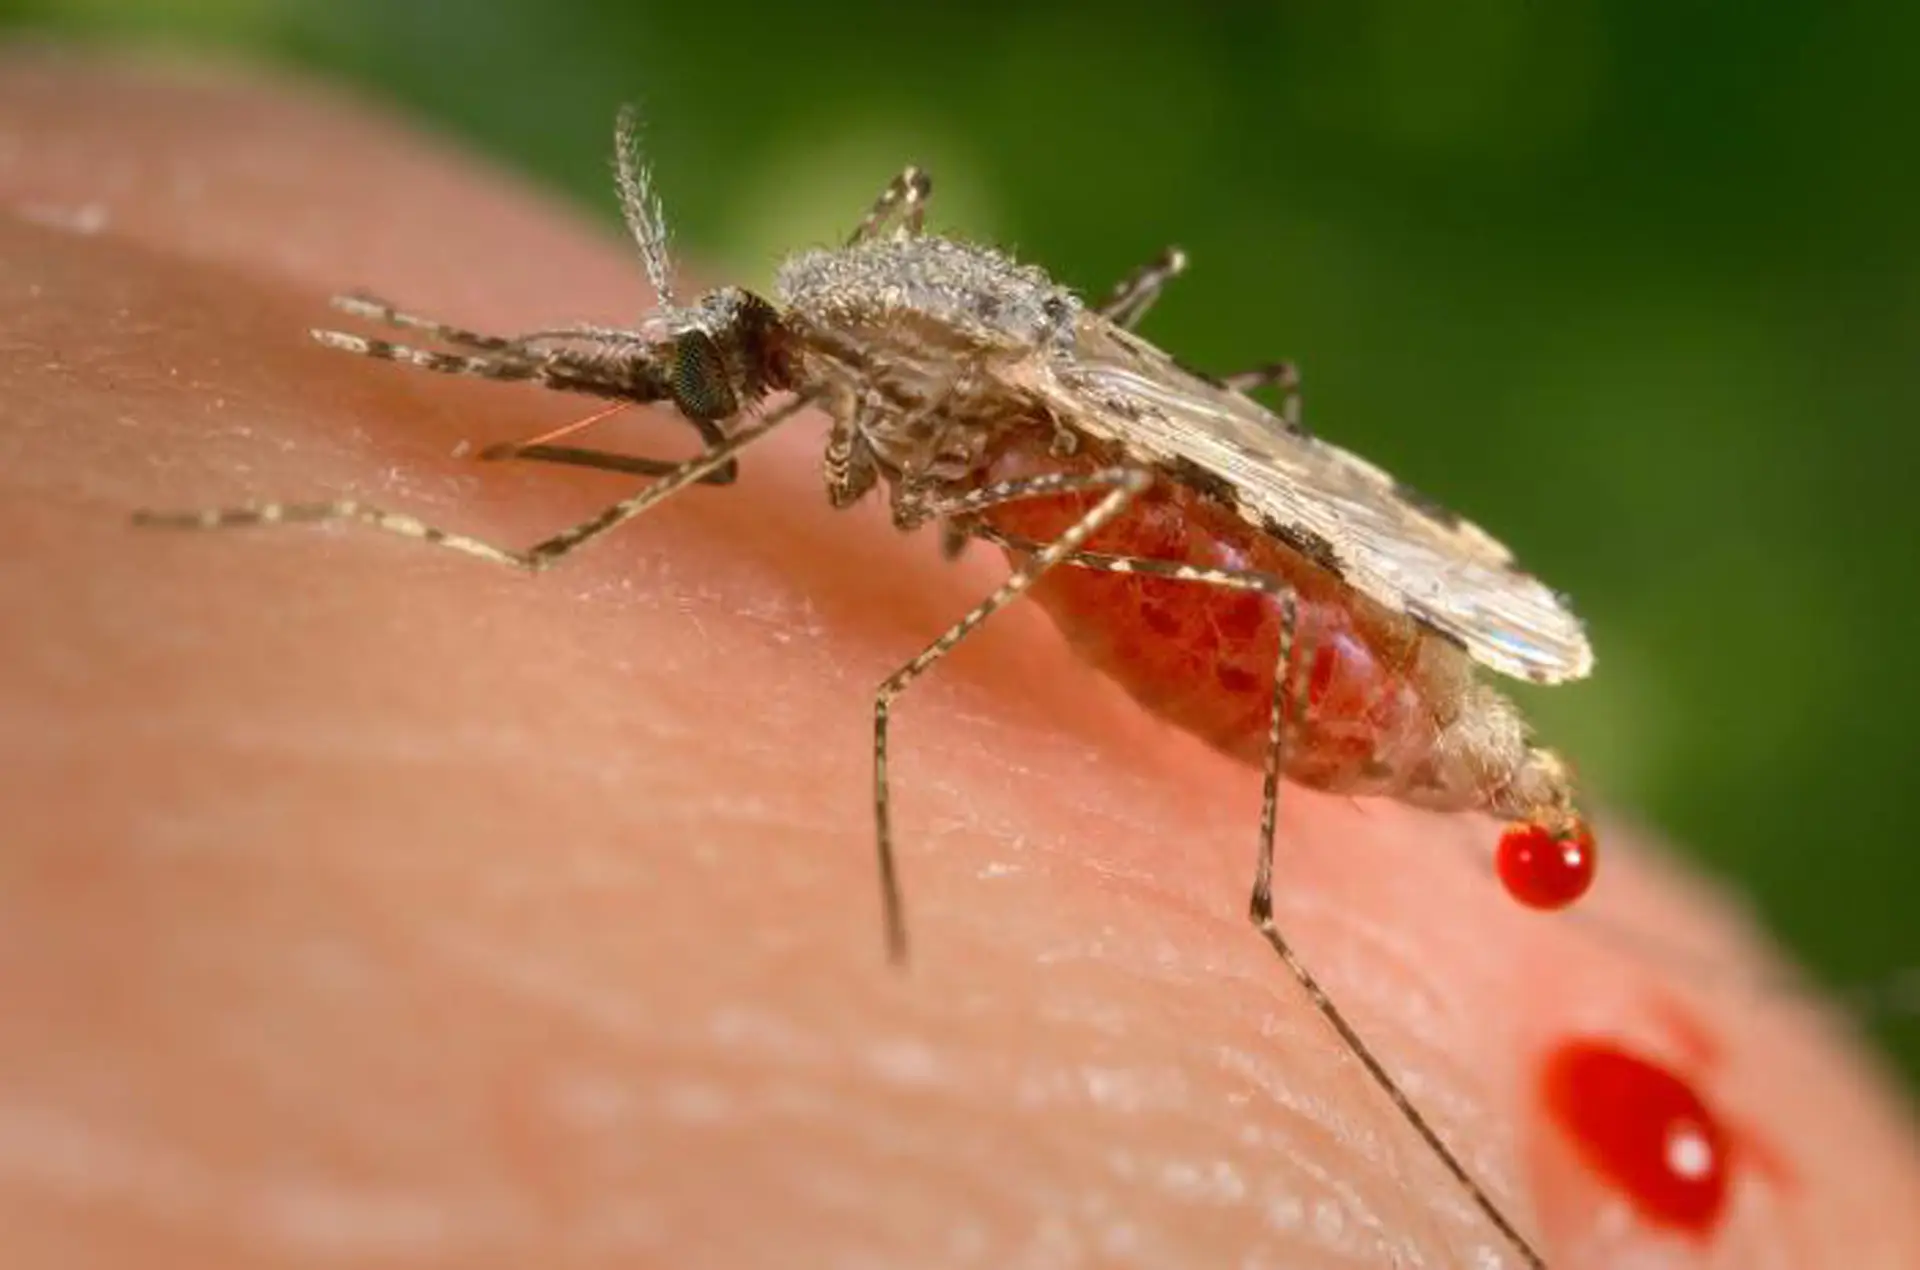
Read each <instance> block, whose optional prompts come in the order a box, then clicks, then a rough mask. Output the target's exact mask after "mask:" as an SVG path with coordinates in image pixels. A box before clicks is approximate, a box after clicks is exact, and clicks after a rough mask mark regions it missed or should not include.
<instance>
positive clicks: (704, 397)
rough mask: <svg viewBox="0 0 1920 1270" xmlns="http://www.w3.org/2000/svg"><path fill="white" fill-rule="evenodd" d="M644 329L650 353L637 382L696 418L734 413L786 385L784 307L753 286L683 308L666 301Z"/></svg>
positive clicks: (708, 296) (712, 295)
mask: <svg viewBox="0 0 1920 1270" xmlns="http://www.w3.org/2000/svg"><path fill="white" fill-rule="evenodd" d="M641 330H642V332H644V333H645V336H646V338H647V353H646V355H645V356H643V357H642V358H640V359H639V369H640V371H641V374H642V378H643V382H642V383H640V384H638V385H636V387H637V388H639V389H640V390H641V392H642V393H643V394H644V395H646V396H648V397H651V398H653V399H655V400H662V401H670V402H672V403H673V405H674V407H675V408H676V409H678V410H679V411H680V413H682V414H684V415H686V416H687V417H688V418H690V419H708V420H715V421H718V420H722V419H728V418H731V417H733V416H734V415H736V414H739V413H740V411H742V410H744V409H745V408H747V407H748V406H751V405H753V403H755V402H756V401H758V400H760V398H762V397H764V396H766V395H767V394H768V393H769V392H777V391H779V390H780V389H783V388H785V387H787V386H788V384H787V358H786V356H785V346H786V330H785V328H784V327H783V326H782V325H781V322H780V314H779V313H778V311H776V310H775V309H774V307H773V306H772V305H771V304H769V303H767V302H766V301H765V300H763V299H761V298H760V297H759V296H757V295H755V294H754V293H753V292H751V291H747V290H744V289H742V288H740V287H721V288H719V289H718V290H715V291H709V292H707V293H706V294H705V295H703V296H701V297H700V298H699V299H697V300H695V301H694V302H693V303H692V304H690V305H687V306H686V307H684V308H680V307H673V306H665V307H662V308H660V309H659V310H657V311H655V312H654V313H652V314H650V315H649V316H648V317H647V319H646V320H645V321H644V322H643V323H642V325H641Z"/></svg>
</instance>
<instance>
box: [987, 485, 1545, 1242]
mask: <svg viewBox="0 0 1920 1270" xmlns="http://www.w3.org/2000/svg"><path fill="white" fill-rule="evenodd" d="M1095 510H1096V511H1097V510H1098V508H1096V509H1095ZM1081 523H1084V520H1083V521H1082V522H1081ZM1078 527H1079V526H1078V525H1076V526H1075V528H1076V529H1077V528H1078ZM968 528H969V529H970V531H971V532H972V534H973V536H975V537H977V538H981V539H983V540H985V541H988V542H992V543H994V544H996V545H998V546H1001V547H1004V548H1007V549H1008V550H1011V551H1014V552H1031V553H1034V554H1033V556H1032V558H1031V559H1030V560H1029V562H1028V565H1027V566H1026V567H1027V568H1029V569H1031V568H1033V567H1034V565H1035V564H1036V563H1037V562H1038V560H1039V558H1040V556H1041V554H1043V553H1045V552H1048V551H1054V552H1056V554H1055V557H1054V559H1053V561H1052V563H1055V564H1065V565H1070V566H1072V567H1074V568H1079V569H1092V570H1096V571H1098V572H1103V573H1126V574H1136V575H1142V576H1146V577H1157V578H1170V579H1173V580H1176V581H1181V582H1192V583H1195V584H1197V585H1202V586H1217V587H1227V588H1229V589H1232V590H1236V591H1257V592H1260V593H1261V594H1263V595H1267V596H1271V597H1272V598H1273V599H1274V600H1275V601H1276V602H1278V603H1279V605H1280V652H1279V657H1278V658H1277V664H1276V665H1275V667H1274V672H1273V706H1272V714H1271V716H1270V719H1269V722H1268V725H1267V747H1266V759H1265V762H1264V764H1263V766H1262V769H1261V795H1260V846H1259V854H1258V856H1257V858H1256V862H1255V866H1254V875H1253V894H1252V898H1251V899H1250V900H1249V902H1248V905H1247V915H1248V917H1249V918H1250V919H1251V920H1252V922H1253V924H1254V927H1255V928H1256V929H1257V930H1259V932H1260V935H1261V938H1263V939H1265V940H1266V941H1267V944H1268V946H1269V947H1271V948H1272V949H1273V951H1274V952H1275V953H1276V954H1277V955H1278V956H1279V958H1280V960H1281V961H1282V962H1283V963H1284V964H1285V965H1286V967H1287V970H1288V972H1289V973H1291V974H1292V975H1293V977H1294V979H1295V980H1296V981H1297V982H1298V983H1299V984H1300V987H1301V989H1302V991H1304V992H1305V993H1306V994H1307V998H1308V999H1309V1000H1310V1001H1312V1003H1313V1007H1314V1009H1315V1010H1316V1011H1318V1012H1319V1015H1320V1017H1321V1018H1322V1019H1324V1020H1326V1023H1327V1026H1328V1027H1330V1028H1332V1029H1333V1031H1334V1032H1335V1034H1336V1035H1338V1036H1339V1037H1340V1039H1341V1041H1342V1042H1343V1043H1344V1044H1345V1045H1346V1047H1347V1050H1348V1052H1349V1053H1351V1054H1352V1055H1353V1056H1354V1057H1355V1058H1356V1059H1358V1060H1359V1062H1360V1065H1361V1067H1363V1068H1365V1069H1366V1073H1367V1075H1368V1077H1370V1078H1371V1079H1372V1081H1373V1083H1374V1084H1375V1085H1377V1086H1379V1087H1380V1090H1381V1092H1383V1093H1385V1094H1386V1096H1387V1099H1388V1101H1390V1102H1391V1103H1392V1104H1393V1106H1394V1109H1395V1110H1396V1111H1398V1112H1399V1113H1400V1118H1401V1119H1402V1120H1405V1121H1406V1122H1407V1124H1408V1125H1409V1126H1410V1127H1411V1128H1412V1129H1413V1131H1414V1132H1415V1133H1416V1134H1418V1135H1419V1137H1420V1140H1421V1141H1422V1142H1423V1143H1425V1144H1426V1146H1427V1149H1428V1150H1430V1151H1432V1152H1433V1154H1434V1155H1435V1156H1436V1157H1437V1158H1438V1159H1439V1161H1440V1163H1441V1166H1442V1167H1444V1168H1445V1169H1446V1170H1447V1172H1448V1173H1450V1174H1452V1176H1453V1179H1454V1181H1455V1182H1457V1183H1458V1184H1459V1185H1460V1187H1461V1189H1462V1190H1464V1191H1465V1192H1466V1194H1467V1196H1468V1197H1469V1198H1470V1199H1471V1200H1472V1201H1473V1203H1474V1206H1475V1207H1476V1208H1478V1209H1479V1210H1480V1212H1481V1213H1482V1214H1483V1215H1484V1216H1485V1217H1486V1219H1487V1220H1488V1221H1489V1222H1491V1223H1492V1224H1493V1227H1494V1229H1496V1230H1498V1231H1499V1232H1500V1234H1501V1235H1502V1236H1503V1237H1504V1238H1505V1239H1506V1240H1507V1241H1508V1243H1510V1244H1511V1245H1512V1246H1513V1248H1514V1249H1515V1251H1517V1252H1518V1253H1519V1254H1520V1256H1521V1259H1522V1260H1523V1261H1525V1263H1526V1264H1527V1265H1528V1266H1530V1267H1532V1270H1546V1260H1545V1258H1543V1257H1542V1256H1541V1255H1540V1253H1539V1252H1538V1251H1537V1250H1535V1248H1534V1246H1533V1244H1532V1242H1531V1241H1529V1240H1528V1239H1527V1237H1526V1236H1525V1235H1523V1234H1521V1233H1520V1230H1519V1228H1518V1227H1516V1226H1515V1225H1514V1224H1513V1221H1512V1219H1510V1218H1509V1217H1508V1216H1507V1215H1506V1213H1505V1212H1504V1211H1502V1210H1501V1208H1500V1206H1499V1205H1498V1204H1496V1203H1494V1201H1493V1197H1492V1196H1490V1195H1488V1194H1487V1191H1486V1188H1485V1187H1483V1186H1481V1185H1480V1183H1479V1182H1478V1181H1477V1180H1475V1178H1474V1176H1473V1174H1471V1173H1469V1172H1468V1171H1467V1166H1466V1165H1465V1164H1463V1163H1461V1161H1460V1157H1459V1156H1457V1155H1455V1154H1454V1152H1453V1149H1452V1148H1451V1147H1449V1146H1448V1145H1447V1143H1446V1140H1445V1139H1443V1138H1442V1137H1441V1136H1440V1133H1439V1131H1438V1130H1436V1129H1435V1128H1434V1127H1433V1125H1432V1124H1431V1123H1430V1122H1429V1121H1428V1120H1427V1118H1426V1116H1425V1115H1424V1114H1422V1112H1421V1111H1420V1109H1419V1108H1418V1107H1416V1106H1415V1105H1414V1103H1413V1100H1412V1099H1411V1098H1410V1097H1408V1096H1407V1093H1406V1091H1405V1090H1403V1089H1402V1088H1401V1087H1400V1082H1399V1081H1397V1080H1395V1079H1394V1078H1393V1075H1392V1073H1390V1072H1389V1071H1388V1070H1387V1068H1386V1065H1385V1064H1384V1063H1382V1062H1381V1061H1380V1059H1379V1058H1378V1057H1377V1056H1376V1055H1375V1054H1374V1052H1373V1049H1372V1047H1371V1046H1369V1045H1368V1044H1367V1043H1366V1041H1365V1040H1364V1039H1363V1038H1362V1037H1361V1035H1360V1033H1359V1032H1358V1031H1356V1030H1355V1029H1354V1026H1353V1024H1352V1023H1350V1022H1348V1020H1347V1016H1346V1014H1345V1013H1344V1012H1343V1011H1342V1010H1341V1009H1340V1007H1339V1006H1338V1005H1336V1004H1335V1003H1334V1001H1333V998H1332V997H1330V996H1329V995H1328V994H1327V991H1326V989H1325V988H1323V987H1321V986H1320V981H1319V979H1318V978H1317V977H1316V976H1315V975H1314V973H1313V971H1312V970H1311V969H1310V968H1309V967H1308V966H1307V964H1306V963H1305V962H1304V961H1302V960H1301V959H1300V955H1299V953H1298V952H1296V951H1295V950H1294V947H1293V944H1292V942H1291V941H1290V940H1288V939H1287V937H1286V934H1285V932H1284V931H1282V930H1281V929H1280V925H1279V923H1278V922H1277V921H1276V920H1275V918H1274V913H1273V852H1274V837H1275V831H1276V826H1277V824H1278V804H1279V791H1280V767H1281V759H1282V753H1281V745H1282V741H1283V739H1284V737H1285V734H1286V723H1287V719H1286V716H1285V710H1286V702H1287V699H1288V696H1289V694H1288V693H1287V692H1286V691H1285V687H1284V685H1285V683H1286V680H1287V677H1288V675H1289V674H1290V673H1292V669H1293V661H1294V656H1293V652H1294V647H1293V645H1294V636H1295V627H1296V623H1297V621H1298V613H1297V611H1296V609H1295V607H1294V597H1293V590H1292V588H1291V587H1290V586H1288V584H1287V583H1286V582H1285V581H1284V580H1283V579H1280V578H1276V577H1273V576H1271V575H1269V574H1263V573H1254V572H1251V571H1247V570H1241V569H1201V568H1195V567H1194V566H1192V565H1186V564H1179V563H1176V562H1173V561H1168V560H1148V559H1141V558H1137V557H1133V556H1114V555H1106V554H1102V553H1099V552H1091V551H1081V550H1079V549H1078V548H1077V546H1076V547H1074V548H1073V549H1070V550H1066V551H1059V550H1058V548H1059V547H1060V543H1059V542H1055V543H1053V544H1050V545H1049V544H1044V543H1039V542H1034V541H1030V540H1026V539H1021V538H1017V537H1014V536H1013V535H1010V534H1003V533H1000V532H999V531H998V530H995V529H992V528H991V527H988V526H984V525H974V526H969V527H968ZM1081 538H1082V540H1084V538H1085V535H1084V534H1083V535H1081ZM1064 539H1065V536H1064V535H1063V536H1062V541H1064ZM1301 651H1302V652H1303V653H1309V652H1310V650H1308V649H1304V648H1303V649H1302V650H1301ZM1299 661H1300V664H1301V665H1302V666H1303V667H1304V666H1310V665H1311V664H1312V662H1313V658H1312V657H1311V656H1310V655H1307V656H1302V657H1301V658H1300V659H1299ZM1291 695H1292V699H1293V700H1294V701H1296V702H1297V701H1299V700H1300V699H1301V697H1302V696H1303V695H1304V694H1301V693H1298V692H1296V693H1293V694H1291Z"/></svg>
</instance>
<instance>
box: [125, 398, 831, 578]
mask: <svg viewBox="0 0 1920 1270" xmlns="http://www.w3.org/2000/svg"><path fill="white" fill-rule="evenodd" d="M808 404H810V403H809V401H808V399H807V398H805V397H801V398H797V399H795V400H794V401H791V402H789V403H788V404H786V405H785V406H782V407H781V408H780V409H778V410H775V411H772V412H770V413H768V414H766V415H762V416H761V417H760V418H758V419H755V420H753V421H752V422H751V423H749V424H747V425H746V426H745V427H743V428H741V429H740V430H739V431H738V432H736V433H734V434H733V435H732V436H731V437H728V438H727V439H726V441H725V442H724V443H722V444H721V445H718V446H715V447H714V448H713V449H710V450H708V451H706V452H705V453H703V454H700V455H698V456H697V457H695V458H691V459H688V460H687V461H686V462H684V463H680V464H677V465H675V466H674V468H673V469H672V470H671V471H670V472H668V473H667V474H666V475H665V476H663V477H661V478H660V479H659V480H658V481H656V482H655V483H653V484H652V485H649V486H647V487H646V488H645V489H643V490H641V491H640V492H639V493H637V494H635V495H633V496H632V497H630V498H625V499H622V500H621V501H620V502H617V503H615V504H613V505H612V506H611V507H608V508H606V509H605V510H603V511H601V512H600V513H599V514H597V515H595V516H592V517H590V518H589V519H587V520H584V521H582V522H580V523H579V524H577V525H575V526H573V527H572V528H570V529H563V530H561V531H560V532H559V533H557V534H554V535H553V536H551V537H549V538H545V539H543V540H541V541H540V542H537V543H535V544H534V545H533V546H531V547H527V548H525V549H520V550H516V549H514V548H511V547H500V546H496V545H494V544H493V543H490V542H487V541H485V540H483V539H480V538H473V537H469V536H468V535H466V534H458V533H453V532H451V531H450V530H445V529H438V528H435V527H434V526H432V525H429V524H427V523H425V522H424V521H421V520H418V519H415V518H414V517H412V516H408V515H406V514H405V513H402V512H390V511H383V510H381V509H380V508H378V507H369V506H368V505H367V504H365V503H361V502H357V501H355V500H352V499H342V500H338V501H335V502H327V503H268V504H266V505H265V506H261V507H231V508H211V509H208V510H206V511H197V512H156V511H139V512H135V513H134V514H133V523H134V524H136V525H143V526H153V527H158V528H168V529H226V528H233V527H240V526H246V525H271V524H292V523H305V524H320V523H325V522H328V521H358V522H359V523H361V524H364V525H369V526H371V527H372V528H374V529H377V530H380V531H381V532H383V533H390V534H398V535H400V536H401V537H403V538H413V539H417V540H419V541H421V542H426V543H431V544H432V545H434V546H437V547H445V548H447V549H448V550H450V551H458V552H460V553H461V554H463V555H469V556H477V557H478V558H480V559H482V560H487V561H491V562H492V563H494V564H500V565H506V566H508V567H510V568H514V569H524V570H526V571H528V572H529V573H538V572H539V571H541V570H543V569H546V568H550V567H551V566H553V565H555V564H557V563H559V561H560V560H561V559H562V558H563V557H566V556H568V555H571V554H572V553H573V552H574V551H576V550H578V549H579V548H581V547H584V546H585V545H586V544H587V543H589V542H592V541H593V540H594V539H595V538H598V537H599V536H600V535H601V534H604V533H606V532H607V531H608V530H610V529H613V528H615V527H617V526H619V525H622V524H625V523H626V522H627V521H629V520H632V519H633V518H634V517H636V516H638V515H640V514H641V513H642V512H645V511H647V510H648V509H649V508H651V507H653V506H654V505H655V504H657V503H660V502H663V501H665V500H666V499H667V498H669V497H671V496H672V495H674V494H676V493H678V492H679V491H681V490H682V489H685V488H686V487H687V486H689V485H692V484H694V483H695V482H697V481H699V480H700V478H702V477H704V476H706V475H707V474H708V473H710V472H714V471H717V470H719V469H720V468H721V467H723V466H724V465H725V464H726V463H727V462H728V461H729V460H731V459H732V458H733V456H734V455H736V454H738V453H739V452H740V451H742V450H744V449H746V448H747V447H748V446H749V445H751V444H753V443H754V442H755V441H758V440H760V439H761V438H763V437H765V436H766V435H767V434H769V433H771V432H772V431H773V430H774V429H775V428H777V427H779V426H780V425H781V424H782V423H784V422H786V421H787V420H788V419H790V418H792V417H793V416H794V415H796V414H798V413H799V412H800V410H801V409H803V408H804V407H805V406H807V405H808Z"/></svg>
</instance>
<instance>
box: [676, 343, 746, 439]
mask: <svg viewBox="0 0 1920 1270" xmlns="http://www.w3.org/2000/svg"><path fill="white" fill-rule="evenodd" d="M669 384H670V386H671V388H672V391H673V404H674V405H676V406H678V407H679V408H680V412H681V413H682V414H684V415H686V416H687V417H688V418H689V419H725V418H727V417H728V416H730V415H732V414H734V413H735V412H736V411H738V410H739V408H740V404H739V401H738V399H737V398H735V396H734V394H733V385H732V384H730V383H729V382H727V363H726V359H725V358H723V357H722V356H721V355H720V346H719V345H718V344H716V343H714V342H713V337H712V336H710V335H708V334H707V333H706V332H705V331H688V332H687V333H686V334H685V335H682V336H681V337H680V338H679V339H678V340H676V341H675V342H674V347H673V373H672V376H671V378H670V379H669Z"/></svg>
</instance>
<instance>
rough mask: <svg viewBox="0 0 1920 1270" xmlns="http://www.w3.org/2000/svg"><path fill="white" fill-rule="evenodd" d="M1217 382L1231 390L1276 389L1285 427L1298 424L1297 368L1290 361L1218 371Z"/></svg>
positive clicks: (1301, 408) (1298, 425) (1299, 414)
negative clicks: (1227, 371)
mask: <svg viewBox="0 0 1920 1270" xmlns="http://www.w3.org/2000/svg"><path fill="white" fill-rule="evenodd" d="M1220 382H1221V383H1222V384H1224V385H1226V386H1227V387H1228V388H1231V389H1233V391H1235V392H1246V393H1251V392H1257V391H1259V390H1260V389H1262V388H1278V389H1279V390H1280V417H1281V419H1283V420H1285V421H1286V425H1287V426H1288V427H1289V428H1296V429H1297V428H1300V427H1303V426H1304V424H1303V423H1302V420H1301V415H1302V411H1303V404H1304V403H1303V401H1302V398H1301V394H1300V368H1299V367H1298V366H1295V365H1294V364H1293V363H1292V362H1268V363H1267V364H1266V365H1264V366H1256V367H1254V368H1253V369H1252V370H1243V371H1239V372H1237V373H1235V374H1232V375H1222V376H1221V377H1220Z"/></svg>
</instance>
